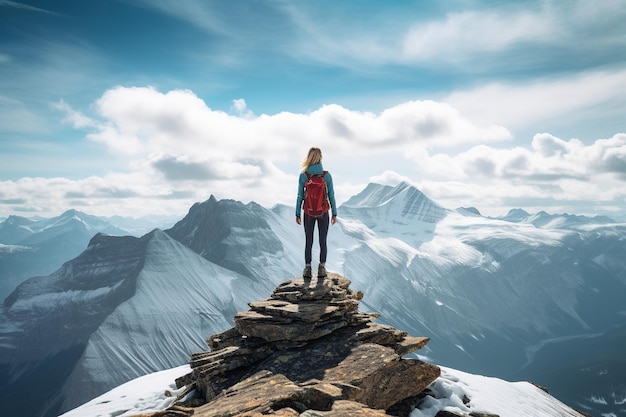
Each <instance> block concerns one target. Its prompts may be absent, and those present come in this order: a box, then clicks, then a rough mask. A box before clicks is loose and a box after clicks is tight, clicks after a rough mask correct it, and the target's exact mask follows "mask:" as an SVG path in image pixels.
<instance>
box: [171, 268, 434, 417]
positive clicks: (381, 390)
mask: <svg viewBox="0 0 626 417" xmlns="http://www.w3.org/2000/svg"><path fill="white" fill-rule="evenodd" d="M349 285H350V281H349V280H348V279H346V278H344V277H342V276H340V275H337V274H329V276H328V277H326V278H325V279H313V280H312V281H311V280H308V281H305V280H303V279H293V280H291V281H287V282H285V283H283V284H281V285H279V286H278V287H277V288H276V290H275V291H274V293H273V294H272V295H271V297H270V298H269V299H267V300H264V301H258V302H253V303H250V304H249V305H250V310H249V311H245V312H240V313H237V314H236V315H235V317H234V321H235V327H233V328H231V329H229V330H227V331H226V332H224V333H221V334H216V335H213V336H211V337H210V338H209V340H208V341H207V343H208V345H209V347H210V349H211V350H210V351H209V352H202V353H197V354H194V355H193V356H192V358H191V361H190V365H191V368H192V372H191V373H190V374H188V375H186V376H184V377H182V378H180V379H178V380H177V381H176V383H177V386H178V387H179V388H182V387H184V386H187V387H188V388H190V389H191V388H192V387H193V388H195V389H196V390H197V392H199V393H200V395H201V399H200V400H199V402H201V403H203V404H201V405H198V404H197V403H196V404H194V405H196V406H195V407H192V408H179V409H177V410H171V412H172V413H176V414H171V415H184V413H187V415H191V413H193V415H194V416H200V417H218V416H219V417H227V416H228V417H231V416H232V417H234V416H261V415H268V414H272V415H275V416H302V417H312V416H331V415H332V416H386V415H391V414H388V412H393V414H394V415H407V414H408V413H409V412H410V409H408V408H406V407H403V406H402V404H410V403H411V401H410V400H411V399H414V398H416V397H417V396H419V395H420V393H421V392H422V391H424V389H425V388H426V387H427V386H428V385H429V384H430V383H431V382H433V381H434V380H435V379H436V378H437V377H438V376H439V374H440V370H439V368H438V367H437V366H435V365H432V364H429V363H426V362H423V361H420V360H417V359H403V356H404V355H406V354H408V353H410V352H413V351H415V350H417V349H420V348H422V347H423V346H425V345H426V344H427V343H428V341H429V339H428V338H427V337H413V336H409V335H408V334H407V333H406V332H403V331H400V330H397V329H395V328H393V327H390V326H385V325H382V324H377V323H375V322H374V320H375V319H376V318H377V317H378V314H375V313H362V312H359V309H358V306H359V300H360V299H361V298H362V297H363V294H362V293H361V292H354V291H352V290H351V289H350V288H349ZM196 401H198V400H196ZM413 403H414V402H413ZM186 405H189V404H186ZM181 410H188V411H181ZM167 412H168V411H166V412H165V413H164V414H161V415H164V416H166V415H168V414H166V413H167ZM180 413H183V414H180Z"/></svg>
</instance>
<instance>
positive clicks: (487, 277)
mask: <svg viewBox="0 0 626 417" xmlns="http://www.w3.org/2000/svg"><path fill="white" fill-rule="evenodd" d="M385 187H388V186H382V185H376V186H375V187H372V188H370V192H368V193H367V195H365V194H363V195H362V196H361V197H363V200H367V201H368V203H369V204H370V206H369V207H365V208H364V207H362V206H361V207H358V210H360V211H352V212H350V210H349V209H348V206H346V207H344V205H342V206H340V207H339V211H340V216H339V221H338V223H337V224H336V225H335V226H333V227H332V228H331V231H330V233H329V247H330V248H331V252H330V253H329V259H328V263H327V267H328V269H329V270H331V271H337V272H340V273H342V275H344V276H348V277H351V279H353V282H354V284H355V285H356V286H357V287H359V288H364V289H366V290H367V294H368V297H367V299H365V300H363V305H364V307H366V308H367V309H369V310H372V311H379V312H381V313H382V314H383V317H386V319H385V320H386V321H387V322H386V323H385V324H389V325H393V326H394V327H397V328H401V329H405V330H407V331H409V332H410V333H412V334H429V335H431V336H432V339H433V342H432V346H436V350H435V349H434V348H433V350H432V351H431V350H430V348H429V347H427V348H426V349H425V351H424V355H426V356H434V359H435V360H437V361H438V362H440V361H443V362H444V363H445V364H447V365H451V366H454V367H456V368H462V369H466V370H469V371H476V370H477V369H478V370H480V369H483V372H484V373H489V374H494V373H497V372H500V376H504V377H506V375H511V374H513V373H514V372H516V371H517V370H518V369H519V368H520V367H521V366H523V364H524V363H525V361H526V356H525V355H526V352H525V350H524V345H525V344H536V343H539V342H541V341H542V340H547V339H550V338H553V337H561V336H565V335H568V334H569V335H571V334H576V332H578V333H581V332H589V329H590V328H592V329H593V331H595V332H598V333H602V332H606V331H608V330H610V327H611V326H613V325H614V324H615V323H616V322H617V321H618V319H619V318H620V317H621V316H619V314H617V312H618V311H626V307H625V306H624V305H623V303H622V302H621V301H620V300H619V298H617V296H616V294H622V293H623V291H624V286H625V285H626V273H624V271H626V263H625V262H626V248H625V247H624V243H623V240H620V236H623V233H622V231H623V230H624V227H623V226H621V225H619V224H617V225H616V224H607V225H596V224H594V223H593V221H590V222H588V223H585V224H582V225H572V226H571V227H568V228H567V229H559V228H555V229H550V228H538V227H536V226H535V225H533V224H530V223H513V222H507V221H504V220H501V219H489V218H486V217H483V216H477V215H476V214H475V213H470V214H471V215H470V214H468V215H464V214H463V213H459V212H457V211H452V210H445V209H442V208H440V207H439V209H437V208H436V207H434V206H436V205H434V203H433V205H434V206H433V205H431V203H430V202H429V199H428V200H427V199H424V198H422V197H420V195H419V194H418V192H419V190H417V189H415V190H412V189H411V188H407V185H406V184H405V185H403V186H402V187H399V188H398V189H397V190H394V189H393V188H394V187H391V188H385ZM372 190H373V191H374V192H372ZM380 190H383V191H384V192H381V191H380ZM377 193H379V194H377ZM394 193H395V194H394ZM420 193H421V192H420ZM389 195H393V196H394V198H392V199H390V198H388V196H389ZM355 201H356V200H355ZM418 202H419V204H418ZM383 203H384V204H383ZM355 206H356V204H355ZM194 207H195V208H194ZM381 207H382V209H381ZM405 207H409V208H411V209H410V210H404V208H405ZM192 209H193V210H192ZM368 209H369V210H370V211H369V212H368ZM440 209H441V210H445V212H444V213H445V216H444V217H442V218H441V219H439V220H437V221H436V222H435V223H433V222H430V221H426V218H425V217H421V213H424V212H426V213H430V212H431V211H430V210H435V211H434V212H435V213H441V211H440ZM379 210H384V211H379ZM424 210H425V211H424ZM344 211H345V213H344ZM358 213H362V214H358ZM394 213H399V215H400V214H402V213H405V215H404V217H403V218H402V220H403V221H405V222H406V223H405V224H402V225H400V226H398V224H396V223H393V222H391V221H388V219H390V220H393V216H391V214H394ZM385 215H387V217H385ZM377 219H380V223H376V220H377ZM428 219H430V218H428ZM179 223H180V224H178V223H177V224H178V226H177V225H174V226H173V227H172V229H168V231H171V230H175V231H176V233H173V234H174V235H176V236H178V237H179V238H180V239H181V240H183V241H184V242H192V241H194V239H195V241H196V242H197V243H196V245H197V246H196V249H197V250H196V251H194V250H193V249H192V248H190V247H189V245H187V244H186V243H184V242H183V243H181V244H180V245H178V244H170V245H169V246H168V245H165V246H168V247H169V249H167V250H166V251H164V252H163V253H162V254H161V255H160V256H159V257H160V258H163V259H164V260H167V259H168V258H171V261H172V262H180V261H174V260H175V259H180V258H179V256H180V255H177V251H178V253H180V250H183V251H184V252H185V253H186V255H185V256H189V257H190V258H193V259H194V260H193V262H188V261H183V263H185V262H187V263H189V264H190V265H191V264H192V263H193V264H195V265H196V266H197V268H190V273H191V274H193V275H198V276H202V275H204V274H206V272H203V270H207V269H209V268H213V266H212V265H217V264H219V263H222V264H223V265H221V266H220V265H218V266H220V268H222V269H220V271H221V272H216V274H217V275H219V274H221V273H224V274H233V273H235V274H238V275H237V276H241V277H243V278H241V282H247V283H249V285H250V286H251V287H250V288H256V289H252V290H250V291H251V292H249V293H247V294H248V296H249V297H250V298H249V299H247V300H244V299H237V298H238V297H234V298H233V303H232V304H230V305H226V306H224V307H225V308H224V311H232V310H233V308H234V305H235V303H245V302H247V301H250V300H251V299H253V298H252V297H253V296H254V298H256V297H257V296H259V295H262V294H259V293H260V292H264V291H269V290H268V288H270V287H271V286H273V285H276V284H277V283H278V282H280V280H282V279H283V277H285V276H293V274H294V271H299V270H301V268H302V258H303V253H302V252H303V249H302V248H303V246H304V240H303V233H302V230H301V228H300V227H297V226H296V225H295V222H294V221H293V208H291V207H288V206H276V207H274V208H272V209H264V208H263V207H261V206H259V205H257V204H256V203H254V204H251V203H249V204H243V203H241V202H236V201H234V200H217V199H216V198H215V197H212V198H209V200H207V201H205V202H203V203H196V204H194V206H193V207H192V208H190V210H189V213H188V215H187V216H185V217H184V218H183V219H181V221H180V222H179ZM201 224H206V229H202V230H201V228H196V229H195V231H194V226H196V225H201ZM368 224H369V225H370V226H371V227H370V226H368ZM223 225H229V226H230V227H225V228H224V229H220V227H221V226H223ZM239 226H241V227H239ZM168 231H165V232H163V231H160V230H158V231H153V232H151V233H150V237H147V238H146V239H147V240H149V239H150V238H155V236H157V237H159V238H163V239H166V241H169V240H170V238H172V236H171V234H170V233H167V232H168ZM215 231H218V232H219V233H215ZM178 234H180V235H178ZM164 235H167V236H170V238H166V237H165V236H164ZM146 236H147V235H146ZM266 238H267V240H265V239H266ZM94 239H95V240H93V245H92V248H91V249H90V250H91V251H94V250H96V249H98V251H96V252H97V253H100V255H101V256H104V255H105V254H106V252H107V247H106V245H104V243H105V242H117V241H118V239H120V238H117V237H106V236H104V235H98V236H97V238H96V237H94ZM126 239H140V238H131V237H127V238H126ZM185 239H187V240H185ZM157 240H158V239H157ZM171 240H174V239H171ZM177 241H178V240H177ZM120 242H121V240H120ZM178 242H179V243H180V241H178ZM206 242H211V244H210V245H207V243H206ZM170 243H172V242H170ZM146 247H147V243H146ZM183 247H184V248H186V249H181V248H183ZM175 248H178V249H175ZM179 249H180V250H179ZM116 250H117V251H118V252H120V253H124V250H123V248H118V249H116ZM210 250H213V252H210ZM203 251H204V255H202V253H203ZM191 252H193V255H192V254H191ZM314 253H315V252H314ZM207 255H208V257H209V258H211V259H213V261H215V262H212V261H210V260H209V259H207ZM111 256H112V258H114V256H113V254H111ZM200 259H202V261H201V260H200ZM94 265H96V264H94ZM192 269H193V271H191V270H192ZM198 269H201V270H198ZM92 270H93V271H96V272H97V271H98V267H97V265H96V266H94V267H93V268H92ZM59 271H60V270H59ZM63 271H65V272H68V271H69V270H67V269H65V270H63ZM58 273H59V274H60V273H61V272H58ZM146 273H147V272H146ZM155 274H157V271H152V272H150V274H149V275H151V276H157V275H155ZM97 277H98V275H97V274H96V275H93V277H92V279H94V280H96V281H99V280H100V278H97ZM596 277H600V278H599V279H598V278H596ZM53 278H54V277H53ZM53 278H48V279H53ZM70 278H71V276H70V275H68V279H70ZM45 279H46V278H38V279H35V280H34V281H33V282H41V280H45ZM38 280H39V281H38ZM146 282H149V281H148V280H147V281H146ZM155 282H158V280H155ZM78 283H80V282H78ZM30 285H31V286H34V287H36V285H35V284H30ZM213 285H216V284H212V286H213ZM24 288H28V286H25V287H24ZM151 288H152V289H151V290H150V291H157V292H158V291H161V290H163V291H164V289H163V288H159V286H158V285H153V286H152V287H151ZM65 289H66V290H67V291H68V294H70V295H72V294H73V295H76V294H77V293H76V291H80V286H79V287H77V288H76V289H74V288H70V289H67V288H65ZM20 291H21V292H20ZM20 291H17V292H16V295H14V299H12V300H13V301H12V303H13V304H12V305H14V304H15V302H16V301H17V300H18V299H20V298H21V294H24V291H25V290H24V289H22V290H20ZM72 291H74V292H72ZM170 291H174V289H170ZM590 294H591V296H590ZM605 296H606V297H605ZM602 297H605V300H606V302H603V303H602V301H603V298H602ZM67 299H70V300H71V297H67ZM159 299H161V298H159ZM163 299H164V298H163ZM541 300H543V301H544V302H543V303H541V302H540V301H541ZM585 300H589V301H588V302H587V301H585ZM22 301H23V300H22ZM201 301H202V300H197V299H194V302H193V303H192V304H190V305H189V307H190V308H195V307H192V306H197V305H201ZM598 302H601V305H600V308H599V309H596V310H597V311H595V310H594V308H593V306H594V305H595V304H597V303H598ZM161 303H163V302H162V301H161ZM23 305H24V306H26V305H27V303H25V302H24V303H23ZM579 306H582V307H581V308H582V309H581V310H578V309H579ZM536 307H539V308H536ZM3 308H8V307H7V306H4V307H3ZM31 308H33V310H32V311H31V310H28V309H24V310H23V312H24V313H25V314H33V313H34V312H36V309H35V305H34V304H32V303H31ZM513 308H514V309H515V310H512V309H513ZM516 312H517V315H516V314H515V313H516ZM1 314H6V311H5V310H3V312H2V313H1ZM108 314H111V313H108ZM118 314H122V313H121V310H120V313H118ZM125 314H128V313H124V314H122V316H121V317H127V316H126V315H125ZM3 317H7V316H3ZM24 317H25V316H24ZM3 322H5V321H4V320H0V323H3ZM7 322H11V321H10V320H9V321H7ZM11 323H12V322H11ZM42 323H43V322H42ZM5 325H6V324H5ZM40 325H43V324H41V323H40ZM196 325H197V324H193V325H190V326H196ZM172 326H173V325H172ZM122 330H124V329H113V328H112V327H109V328H108V330H107V332H112V333H111V334H116V336H115V338H119V337H122V336H120V334H122ZM144 330H145V329H144ZM215 330H220V329H215ZM101 331H103V332H104V331H105V329H104V328H102V329H101ZM163 331H167V332H169V333H164V335H165V334H170V335H172V337H174V336H173V335H176V337H181V336H180V334H178V333H176V331H175V329H174V328H172V329H163ZM0 335H2V337H3V339H1V342H0V349H2V347H1V346H2V345H3V344H4V345H8V344H11V343H16V341H18V340H20V338H21V337H22V336H20V337H17V336H16V335H15V334H13V333H11V332H7V333H0ZM189 336H191V335H184V336H183V337H189ZM13 337H15V338H13ZM31 337H34V336H31ZM107 337H109V336H107ZM111 337H113V336H111ZM164 337H165V336H164ZM87 339H88V338H87ZM87 339H86V340H87ZM83 342H84V345H77V346H78V347H79V348H80V349H82V350H81V351H80V352H75V353H73V355H74V356H76V355H78V359H76V361H78V360H79V359H80V356H82V355H83V353H84V352H85V351H86V350H85V349H86V348H85V346H87V344H88V342H87V341H83ZM5 347H6V346H5ZM154 347H155V349H157V350H158V349H162V347H159V346H158V344H157V343H155V344H154ZM57 353H58V354H61V353H63V352H61V351H58V352H57ZM161 353H162V354H163V355H164V356H168V355H169V353H168V352H161ZM74 356H72V357H74ZM96 356H97V355H96ZM0 357H2V355H0ZM99 366H100V365H93V369H96V368H97V367H99ZM472 367H473V368H472ZM480 367H482V368H480ZM144 370H145V369H144ZM70 372H71V369H70ZM90 372H91V371H90ZM127 377H128V378H130V377H131V376H130V375H128V376H127ZM538 382H539V383H540V382H541V381H538ZM110 383H112V382H111V381H109V384H110ZM101 386H102V387H104V386H105V385H104V384H103V385H101ZM68 390H69V391H72V389H69V388H68ZM75 393H76V392H75ZM76 394H77V393H76ZM65 395H68V392H66V393H65ZM90 395H91V394H90ZM77 401H78V400H77V399H72V400H71V403H72V404H73V403H75V402H77ZM69 405H70V403H69V402H68V403H66V405H65V407H68V406H69Z"/></svg>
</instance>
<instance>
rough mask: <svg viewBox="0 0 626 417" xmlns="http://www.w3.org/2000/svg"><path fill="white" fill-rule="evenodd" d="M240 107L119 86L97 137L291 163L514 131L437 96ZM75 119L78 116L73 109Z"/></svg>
mask: <svg viewBox="0 0 626 417" xmlns="http://www.w3.org/2000/svg"><path fill="white" fill-rule="evenodd" d="M233 106H234V110H236V114H228V113H225V112H223V111H220V110H213V109H211V108H210V107H208V106H207V105H206V103H205V102H204V101H203V100H201V99H200V98H199V97H197V96H196V95H195V94H194V93H193V92H191V91H187V90H173V91H169V92H166V93H162V92H159V91H157V90H156V89H154V88H147V87H146V88H142V87H133V88H126V87H117V88H114V89H111V90H109V91H107V92H106V93H105V94H104V95H103V96H102V97H101V98H100V99H99V100H98V101H97V102H96V103H95V108H96V111H97V113H98V116H99V117H100V118H101V121H100V122H99V123H98V124H97V126H95V129H94V131H93V132H92V133H90V134H89V138H90V139H92V140H95V141H98V142H102V143H104V144H106V145H107V146H108V147H109V148H110V149H111V150H113V151H121V152H127V153H154V152H158V153H163V154H167V155H177V154H181V153H182V154H185V155H197V154H199V153H200V154H205V155H209V154H210V155H212V156H213V157H222V158H224V157H226V156H229V157H230V156H232V155H235V156H236V157H237V158H259V157H260V158H271V159H273V160H285V159H287V158H291V157H292V155H293V153H294V151H301V149H302V145H300V143H320V144H321V145H324V146H327V147H328V148H331V149H333V150H334V151H337V152H354V151H355V149H361V148H366V149H367V148H381V147H384V148H386V149H397V150H404V149H407V148H411V147H413V146H423V147H449V146H455V145H459V144H467V143H477V142H489V141H498V140H506V139H509V138H510V136H511V135H510V132H509V131H508V130H507V129H505V128H503V127H501V126H493V125H492V126H477V125H475V124H473V123H472V122H471V121H470V120H468V119H466V118H464V117H463V116H462V115H461V114H460V113H459V112H458V111H457V110H456V109H454V108H453V107H452V106H450V105H448V104H445V103H438V102H434V101H411V102H407V103H402V104H399V105H397V106H394V107H392V108H389V109H386V110H384V111H383V112H381V113H378V114H376V113H369V112H357V111H353V110H349V109H346V108H344V107H342V106H339V105H336V104H333V105H326V106H322V107H321V108H319V109H317V110H315V111H313V112H311V113H308V114H297V113H289V112H283V113H279V114H276V115H265V114H264V115H260V116H254V115H253V113H252V112H251V111H250V110H249V109H248V108H247V105H246V103H245V101H244V100H242V99H239V100H236V101H235V102H234V105H233ZM68 118H70V119H72V120H74V119H76V116H75V115H74V114H73V113H72V111H71V110H68Z"/></svg>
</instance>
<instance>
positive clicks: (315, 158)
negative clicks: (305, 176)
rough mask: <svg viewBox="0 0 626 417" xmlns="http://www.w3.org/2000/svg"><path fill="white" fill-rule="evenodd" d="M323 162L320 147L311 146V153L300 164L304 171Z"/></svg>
mask: <svg viewBox="0 0 626 417" xmlns="http://www.w3.org/2000/svg"><path fill="white" fill-rule="evenodd" d="M321 162H322V150H321V149H320V148H315V147H313V148H311V149H309V153H308V154H307V155H306V158H304V161H302V163H301V164H300V166H301V167H302V172H305V171H306V170H307V169H309V167H310V166H311V165H315V164H319V163H321Z"/></svg>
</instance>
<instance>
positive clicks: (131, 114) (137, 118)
mask: <svg viewBox="0 0 626 417" xmlns="http://www.w3.org/2000/svg"><path fill="white" fill-rule="evenodd" d="M56 107H57V109H58V110H59V111H60V112H62V113H63V115H64V116H65V120H66V122H67V123H69V124H71V125H72V126H73V127H74V128H75V129H78V130H80V131H82V132H84V134H85V138H86V139H87V140H89V141H93V142H94V143H97V144H99V145H100V146H103V147H104V148H105V151H106V153H108V154H111V155H113V156H115V157H116V158H118V159H119V158H121V159H123V160H125V161H126V169H125V170H123V171H121V172H111V173H109V174H107V175H105V176H101V177H97V176H92V177H89V178H84V179H78V180H70V179H66V178H22V179H19V180H17V181H2V182H0V202H5V204H8V203H7V202H13V203H12V204H11V205H12V206H14V207H19V208H20V209H21V210H23V211H25V212H28V211H31V212H45V211H55V210H56V211H62V207H68V206H71V207H76V208H81V209H84V210H85V211H89V212H92V213H95V214H103V213H105V212H108V213H113V214H121V215H124V214H126V215H129V214H131V213H132V214H133V215H137V214H148V213H171V212H172V211H178V212H181V211H183V210H184V209H185V208H187V207H189V206H190V205H191V204H192V203H193V202H195V201H198V200H203V199H205V198H208V195H209V194H215V195H216V196H218V197H219V198H235V199H239V200H242V201H256V202H258V203H260V204H262V205H265V206H268V207H270V206H272V205H274V204H276V203H282V204H292V202H293V200H295V197H294V195H295V184H296V175H297V170H298V164H299V162H300V160H301V159H302V157H303V156H304V155H305V153H306V150H307V149H308V148H309V147H310V146H320V147H321V148H322V149H323V151H324V153H325V155H326V156H327V159H330V160H332V161H333V164H334V165H333V166H330V167H328V168H329V169H331V170H333V173H334V175H335V176H336V177H337V179H338V181H337V187H336V188H337V190H338V191H337V192H338V197H339V200H340V201H342V200H345V199H347V198H348V197H350V196H351V195H353V194H355V193H356V192H358V191H360V189H361V188H363V187H364V186H365V185H366V181H364V180H363V179H360V180H359V178H360V177H359V175H358V173H356V172H355V171H356V170H358V163H359V162H358V161H359V160H360V159H364V160H367V161H376V160H377V157H378V156H380V155H390V156H391V157H392V158H397V159H403V160H404V161H405V162H406V163H407V164H408V165H409V166H412V167H413V168H412V171H410V172H397V170H396V169H395V167H394V166H389V165H388V164H387V162H386V161H387V160H386V159H385V158H381V159H380V162H378V165H377V166H373V167H370V168H371V169H373V170H374V172H378V173H379V174H376V175H370V176H369V181H379V182H386V183H389V184H395V183H397V182H398V181H401V180H407V181H409V182H412V183H414V184H415V185H416V186H418V187H419V188H421V189H422V190H423V191H424V192H426V193H427V194H428V195H429V196H430V197H431V198H433V199H435V200H436V201H438V202H440V203H441V204H443V205H444V206H447V207H450V208H454V207H456V206H461V205H465V206H467V205H473V206H476V207H478V208H479V209H481V210H483V211H487V212H489V211H498V210H499V211H500V212H502V211H505V210H506V209H507V208H506V204H507V203H510V202H515V201H516V199H517V200H519V201H521V200H522V199H523V197H524V196H526V197H527V198H529V199H531V200H534V201H535V202H536V203H537V205H538V206H541V205H545V206H550V207H555V208H558V207H560V208H563V209H564V210H568V207H570V209H571V208H572V207H576V206H580V205H581V204H582V203H583V202H585V201H586V202H587V203H589V202H594V201H595V203H592V204H591V206H590V207H587V208H585V210H588V211H589V212H591V211H592V210H593V209H592V206H600V207H602V206H604V209H605V210H611V209H613V208H617V206H619V201H623V200H624V197H625V195H626V192H625V191H623V190H624V188H625V187H624V182H625V181H626V134H624V133H618V134H615V135H614V136H613V137H611V138H606V139H598V140H596V141H594V142H593V143H592V144H590V145H586V144H584V143H583V142H581V141H580V140H577V139H570V140H564V139H561V138H558V137H555V136H553V135H551V134H549V133H540V134H537V135H535V136H534V138H532V140H531V142H530V143H529V146H528V147H520V146H514V145H512V144H511V133H510V132H509V131H508V130H507V129H506V128H504V127H501V126H477V125H475V124H474V123H472V122H471V121H470V120H469V119H467V118H465V117H463V115H462V114H461V113H459V112H458V111H457V110H456V109H455V108H454V107H452V106H451V105H449V104H446V103H442V102H435V101H411V102H406V103H401V104H399V105H397V106H394V107H391V108H389V109H386V110H384V111H382V112H380V113H378V114H375V113H365V112H359V111H353V110H350V109H346V108H344V107H342V106H339V105H327V106H323V107H321V108H319V109H316V110H314V111H312V112H310V113H306V114H296V113H288V112H283V113H278V114H275V115H266V114H262V115H255V114H254V113H253V112H252V111H251V110H250V109H248V108H247V107H246V105H245V100H243V99H238V100H235V101H234V102H233V107H232V109H231V113H227V112H224V111H221V110H213V109H211V108H209V107H208V106H207V104H206V103H205V102H204V101H203V100H202V99H200V98H199V97H198V96H196V95H195V94H194V93H193V92H192V91H189V90H172V91H168V92H160V91H158V90H156V89H155V88H152V87H116V88H113V89H110V90H108V91H106V92H105V93H104V94H103V95H102V96H101V97H100V98H99V99H98V100H97V101H96V102H95V103H94V104H93V106H92V113H93V114H90V115H87V114H84V113H83V112H81V111H77V110H75V109H73V108H72V107H71V106H70V105H69V104H67V103H65V102H63V101H60V102H58V103H57V104H56ZM489 143H491V144H489ZM370 163H372V162H370ZM284 167H288V168H289V169H287V170H286V169H285V168H284ZM351 171H352V172H351ZM370 172H371V171H370ZM416 177H417V178H421V180H418V181H412V180H411V178H416ZM342 179H343V181H342ZM342 182H343V184H342ZM470 190H471V191H470ZM15 202H18V204H15ZM133 207H134V208H133ZM508 208H511V207H510V206H509V207H508ZM142 209H143V210H142ZM16 210H18V209H16ZM487 214H489V213H487Z"/></svg>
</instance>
